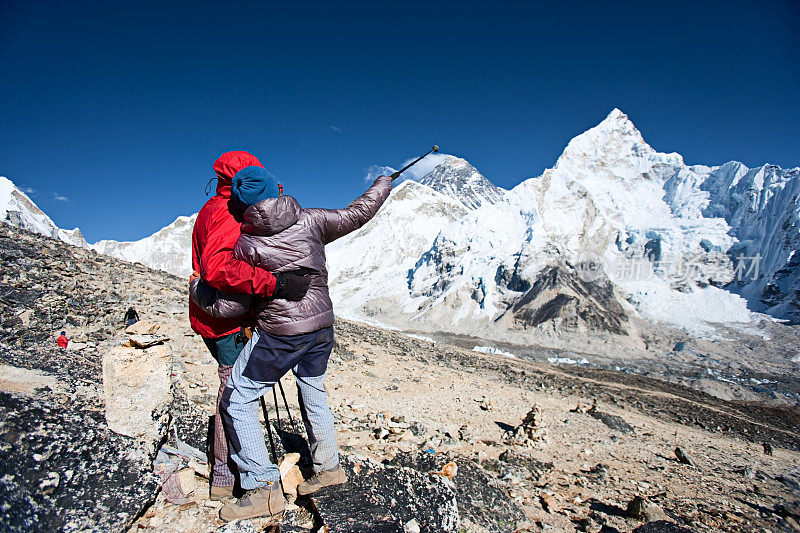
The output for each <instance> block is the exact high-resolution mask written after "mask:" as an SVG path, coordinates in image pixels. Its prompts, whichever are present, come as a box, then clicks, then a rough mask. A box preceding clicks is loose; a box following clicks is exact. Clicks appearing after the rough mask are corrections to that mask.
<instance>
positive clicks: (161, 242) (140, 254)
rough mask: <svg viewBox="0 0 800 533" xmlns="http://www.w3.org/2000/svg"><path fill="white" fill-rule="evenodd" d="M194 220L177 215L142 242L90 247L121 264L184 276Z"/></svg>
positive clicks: (189, 260) (189, 263)
mask: <svg viewBox="0 0 800 533" xmlns="http://www.w3.org/2000/svg"><path fill="white" fill-rule="evenodd" d="M196 218H197V214H194V215H191V216H188V217H187V216H180V217H178V218H177V219H175V222H173V223H172V224H170V225H169V226H165V227H163V228H161V229H160V230H158V231H157V232H155V233H154V234H152V235H150V236H149V237H145V238H144V239H140V240H138V241H132V242H117V241H108V240H104V241H99V242H97V243H96V244H93V245H92V246H91V248H92V249H94V250H96V251H97V252H98V253H101V254H105V255H110V256H112V257H116V258H118V259H122V260H124V261H129V262H131V263H142V264H143V265H145V266H148V267H150V268H155V269H158V270H163V271H165V272H169V273H171V274H175V275H176V276H181V277H188V276H189V274H191V273H192V230H193V229H194V221H195V219H196Z"/></svg>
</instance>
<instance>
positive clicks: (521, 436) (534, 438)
mask: <svg viewBox="0 0 800 533" xmlns="http://www.w3.org/2000/svg"><path fill="white" fill-rule="evenodd" d="M503 440H504V441H505V443H506V444H509V445H512V446H524V447H526V448H537V447H538V448H542V447H544V446H545V445H546V444H547V442H548V440H549V439H548V436H547V427H546V426H545V424H544V420H543V415H542V407H541V406H540V405H539V404H534V405H533V408H532V409H531V410H530V411H528V414H527V415H525V418H524V419H523V420H522V423H521V424H520V425H519V426H517V427H515V428H513V429H510V430H508V431H506V433H505V435H504V438H503Z"/></svg>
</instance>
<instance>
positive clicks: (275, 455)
mask: <svg viewBox="0 0 800 533" xmlns="http://www.w3.org/2000/svg"><path fill="white" fill-rule="evenodd" d="M272 390H273V391H274V390H275V387H272ZM259 400H261V410H262V411H263V412H264V422H266V423H267V437H269V447H270V448H271V449H272V461H273V463H272V464H274V465H275V466H278V452H276V451H275V441H274V440H272V427H271V425H270V423H269V412H268V411H267V402H266V401H264V396H261V397H260V398H259ZM277 411H278V410H277V409H275V412H276V413H277ZM278 483H280V485H281V492H283V493H284V494H286V489H284V488H283V478H282V477H281V474H280V471H279V472H278Z"/></svg>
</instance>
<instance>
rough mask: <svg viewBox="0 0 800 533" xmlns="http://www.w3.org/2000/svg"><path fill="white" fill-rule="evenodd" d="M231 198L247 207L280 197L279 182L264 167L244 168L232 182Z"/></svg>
mask: <svg viewBox="0 0 800 533" xmlns="http://www.w3.org/2000/svg"><path fill="white" fill-rule="evenodd" d="M231 196H232V197H233V198H234V199H235V200H236V201H237V202H239V203H241V204H244V205H246V206H248V207H249V206H251V205H255V204H257V203H258V202H260V201H261V200H265V199H267V198H277V197H278V196H280V191H279V190H278V180H276V179H275V177H274V176H273V175H272V174H270V173H269V172H267V169H265V168H263V167H255V166H253V167H244V168H243V169H242V170H240V171H239V172H237V173H236V175H235V176H233V180H231Z"/></svg>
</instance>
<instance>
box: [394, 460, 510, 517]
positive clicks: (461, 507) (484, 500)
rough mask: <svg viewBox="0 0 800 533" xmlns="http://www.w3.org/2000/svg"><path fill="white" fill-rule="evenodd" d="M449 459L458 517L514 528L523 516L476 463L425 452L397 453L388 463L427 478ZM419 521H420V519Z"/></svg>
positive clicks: (434, 476)
mask: <svg viewBox="0 0 800 533" xmlns="http://www.w3.org/2000/svg"><path fill="white" fill-rule="evenodd" d="M449 461H454V462H455V463H456V466H457V467H458V470H457V473H456V475H455V476H454V477H453V480H452V483H453V492H454V495H455V501H456V505H457V506H458V511H459V513H460V515H461V518H462V519H467V520H469V521H470V522H471V523H472V524H475V525H477V526H480V527H482V528H485V529H486V530H487V531H514V530H516V529H517V524H518V523H519V522H522V521H523V520H524V519H525V515H524V514H523V513H522V511H521V510H520V509H519V508H518V507H517V506H516V505H515V504H514V502H512V501H511V500H510V499H509V497H508V494H507V493H506V492H505V491H504V490H503V489H501V488H499V487H497V486H496V485H495V484H494V480H493V479H492V478H491V477H490V476H489V475H488V474H487V473H486V472H485V471H484V470H483V469H482V468H481V467H479V466H478V465H476V464H475V463H473V462H472V461H470V460H468V459H465V458H463V457H441V456H435V455H432V454H429V453H420V452H416V453H400V454H398V455H397V456H396V457H395V458H394V459H393V460H392V461H390V462H388V464H390V465H397V466H402V467H406V468H412V469H414V470H416V471H418V472H420V473H422V474H424V475H425V476H427V477H433V478H436V477H439V476H436V475H433V474H431V473H432V472H438V471H440V470H441V469H442V467H443V466H444V465H445V464H446V463H448V462H449ZM420 523H422V522H420Z"/></svg>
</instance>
